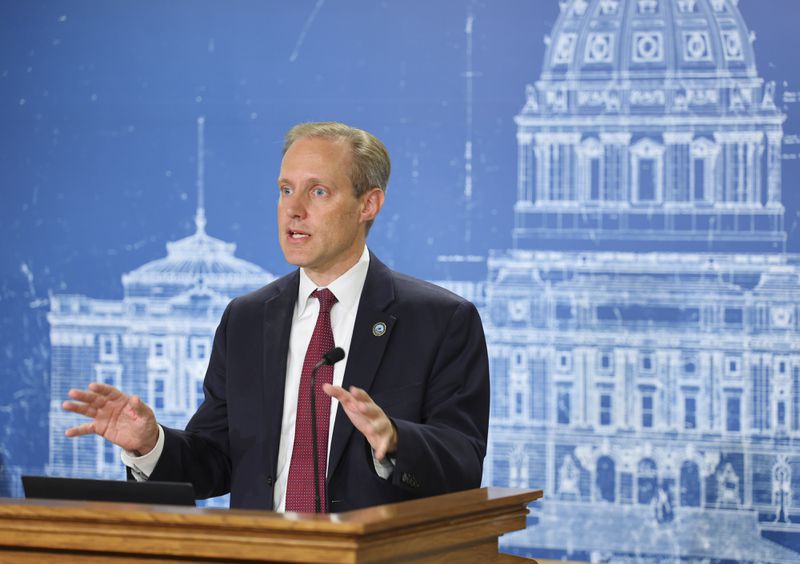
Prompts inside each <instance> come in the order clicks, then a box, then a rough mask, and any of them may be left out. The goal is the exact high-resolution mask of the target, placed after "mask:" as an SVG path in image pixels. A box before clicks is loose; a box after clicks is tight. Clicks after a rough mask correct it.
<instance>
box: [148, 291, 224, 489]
mask: <svg viewBox="0 0 800 564" xmlns="http://www.w3.org/2000/svg"><path fill="white" fill-rule="evenodd" d="M234 302H235V300H234V301H233V302H231V303H230V304H229V305H228V307H227V308H226V309H225V313H224V314H223V315H222V320H221V321H220V323H219V326H218V327H217V331H216V334H215V335H214V346H213V348H212V350H211V358H210V360H209V363H208V370H207V372H206V376H205V380H204V382H203V392H204V395H205V399H204V401H203V403H202V404H201V406H200V407H199V408H198V410H197V412H196V413H195V414H194V415H193V416H192V418H191V420H190V421H189V423H188V424H187V426H186V430H185V431H180V430H177V429H170V428H167V427H164V451H163V453H162V455H161V458H160V459H159V461H158V464H157V465H156V467H155V469H154V470H153V473H152V474H151V475H150V480H159V481H172V482H175V481H179V482H191V484H192V485H193V486H194V491H195V496H196V497H197V498H198V499H204V498H208V497H214V496H218V495H223V494H225V493H227V492H228V491H229V490H230V481H231V461H230V456H229V444H228V418H227V400H226V380H227V378H226V356H227V355H226V352H227V343H226V341H227V326H228V319H229V316H230V312H231V308H232V306H233V304H234Z"/></svg>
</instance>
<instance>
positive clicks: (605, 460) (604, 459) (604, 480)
mask: <svg viewBox="0 0 800 564" xmlns="http://www.w3.org/2000/svg"><path fill="white" fill-rule="evenodd" d="M595 485H596V486H597V490H596V498H597V499H599V500H600V501H608V502H611V503H613V502H614V500H615V499H616V466H615V465H614V460H612V458H611V457H610V456H601V457H600V458H598V459H597V474H596V476H595Z"/></svg>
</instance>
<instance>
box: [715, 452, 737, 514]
mask: <svg viewBox="0 0 800 564" xmlns="http://www.w3.org/2000/svg"><path fill="white" fill-rule="evenodd" d="M739 500H740V498H739V476H738V474H736V471H735V470H734V469H733V466H732V465H731V463H730V462H726V463H725V467H724V468H723V469H722V471H721V472H719V473H718V474H717V506H720V505H722V506H726V505H727V506H730V505H734V506H738V505H739Z"/></svg>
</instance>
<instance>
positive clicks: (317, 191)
mask: <svg viewBox="0 0 800 564" xmlns="http://www.w3.org/2000/svg"><path fill="white" fill-rule="evenodd" d="M312 193H313V194H314V195H315V196H327V195H328V191H327V190H326V189H325V188H320V187H317V188H314V190H313V191H312Z"/></svg>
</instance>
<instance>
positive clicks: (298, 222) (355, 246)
mask: <svg viewBox="0 0 800 564" xmlns="http://www.w3.org/2000/svg"><path fill="white" fill-rule="evenodd" d="M350 160H351V152H350V147H349V146H348V145H347V144H346V143H343V142H337V141H331V140H328V139H323V138H305V139H299V140H297V141H295V142H294V143H293V144H292V145H291V147H289V150H288V151H286V154H285V155H284V157H283V162H282V163H281V173H280V178H279V179H278V190H279V198H278V238H279V240H280V244H281V249H282V250H283V255H284V257H286V261H287V262H289V263H290V264H294V265H297V266H302V267H303V268H304V269H305V270H306V273H307V274H308V275H309V277H310V278H311V279H312V280H313V281H314V282H315V283H316V284H318V285H320V286H325V285H328V284H329V283H330V282H332V281H333V280H335V279H336V278H338V277H339V276H340V275H342V274H343V273H344V272H346V271H347V270H348V269H349V268H350V267H351V266H353V265H354V264H355V263H356V262H357V261H358V258H359V257H360V256H361V252H362V251H363V249H364V243H365V239H366V224H367V222H368V221H370V220H371V219H374V217H375V216H376V215H377V213H378V211H380V206H381V205H382V204H383V193H382V192H381V191H380V190H378V189H373V190H370V191H368V192H367V194H365V195H363V196H362V197H361V198H356V196H355V194H354V192H353V185H352V183H351V181H350V174H349V170H350ZM376 190H377V192H379V194H376Z"/></svg>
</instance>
